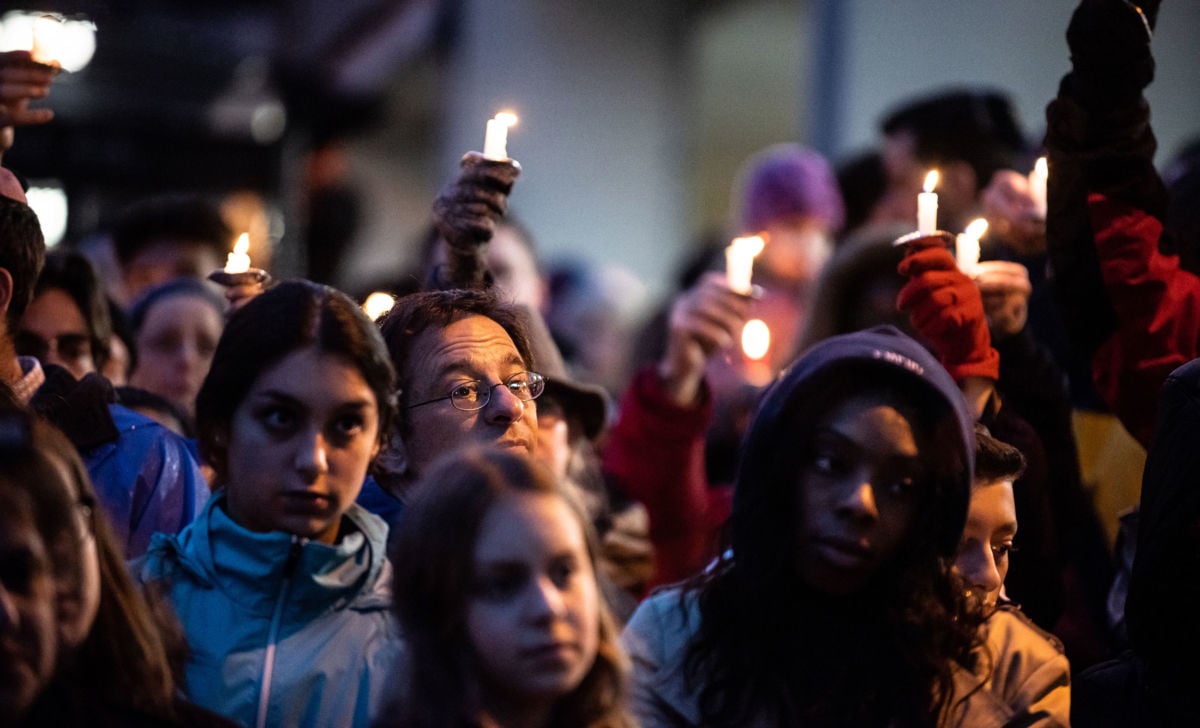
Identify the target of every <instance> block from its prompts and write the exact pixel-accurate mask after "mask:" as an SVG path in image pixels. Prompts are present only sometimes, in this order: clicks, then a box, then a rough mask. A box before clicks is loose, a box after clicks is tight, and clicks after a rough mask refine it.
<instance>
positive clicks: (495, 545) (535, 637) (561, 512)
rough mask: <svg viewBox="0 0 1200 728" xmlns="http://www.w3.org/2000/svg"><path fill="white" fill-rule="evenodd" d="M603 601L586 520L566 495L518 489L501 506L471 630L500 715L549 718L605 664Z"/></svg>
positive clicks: (479, 576)
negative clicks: (599, 654) (599, 662)
mask: <svg viewBox="0 0 1200 728" xmlns="http://www.w3.org/2000/svg"><path fill="white" fill-rule="evenodd" d="M599 598H600V597H599V592H598V589H597V587H596V575H595V573H594V572H593V570H592V565H591V559H590V557H589V554H588V548H587V541H586V537H585V536H584V531H583V527H582V524H580V522H579V518H578V516H577V515H576V514H575V513H574V512H573V511H572V510H571V508H570V507H569V506H568V505H567V504H566V503H565V502H563V500H562V498H560V497H558V496H556V495H552V494H546V493H529V492H526V493H514V494H512V495H509V496H507V497H505V498H503V499H502V500H500V501H498V502H497V503H496V504H495V505H494V506H492V508H491V510H490V511H489V512H488V513H487V515H486V516H485V517H484V519H483V523H482V524H481V527H480V532H479V538H478V540H477V541H476V544H475V556H474V564H473V574H472V587H471V596H470V598H469V600H468V603H467V630H468V634H469V637H470V641H471V644H472V646H473V648H474V653H475V660H476V662H477V664H478V665H479V668H480V683H481V685H482V687H483V692H484V702H485V705H487V706H488V707H489V708H490V712H491V713H492V717H493V718H495V719H496V720H497V721H499V722H500V723H501V724H504V725H513V724H517V721H515V720H511V719H512V718H514V717H517V716H524V717H528V716H530V715H539V714H540V715H545V714H547V713H548V712H549V710H550V709H551V708H552V707H553V704H554V701H555V700H557V699H559V698H561V697H562V696H564V695H566V694H567V693H569V692H571V691H572V690H574V689H575V688H576V687H577V686H578V685H579V683H580V682H581V681H582V680H583V678H584V676H585V675H586V674H587V673H588V671H589V670H590V669H591V667H592V665H593V663H594V662H595V661H596V651H597V647H598V644H599V634H600V626H599ZM510 720H511V722H510Z"/></svg>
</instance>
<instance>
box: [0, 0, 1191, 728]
mask: <svg viewBox="0 0 1200 728" xmlns="http://www.w3.org/2000/svg"><path fill="white" fill-rule="evenodd" d="M1158 6H1159V1H1158V0H1143V1H1142V2H1141V3H1140V4H1138V5H1135V4H1133V3H1131V2H1128V1H1127V0H1080V3H1079V5H1078V7H1077V8H1076V10H1075V12H1074V14H1073V15H1072V18H1071V21H1070V25H1069V27H1068V28H1067V33H1066V38H1067V47H1068V50H1069V53H1070V61H1071V69H1070V71H1069V72H1068V73H1067V75H1066V76H1065V77H1064V78H1063V80H1062V83H1061V85H1060V87H1059V91H1058V94H1057V96H1056V98H1055V99H1053V100H1052V101H1051V102H1050V103H1049V106H1048V108H1047V133H1046V136H1045V139H1044V141H1043V142H1042V144H1041V145H1038V144H1030V143H1029V140H1028V139H1027V138H1026V136H1025V134H1024V132H1023V131H1022V130H1021V129H1020V126H1019V125H1018V124H1017V122H1016V120H1015V117H1014V115H1013V112H1012V109H1011V107H1010V105H1009V103H1008V101H1007V99H1006V97H1005V96H1004V95H1003V94H1002V93H999V92H995V91H991V90H973V89H972V90H952V91H949V92H941V93H937V94H934V95H931V96H928V97H925V98H920V99H916V100H914V101H913V102H912V103H909V104H906V105H905V106H904V107H903V108H900V109H897V110H896V111H895V112H894V113H892V114H890V115H889V116H888V118H887V119H885V120H884V121H883V123H882V124H881V126H880V131H881V141H880V145H879V150H878V152H876V153H873V154H871V155H868V156H865V157H863V158H860V159H856V160H853V162H852V163H848V164H846V165H844V166H843V167H842V168H841V169H840V170H838V171H837V172H836V173H835V170H834V169H833V168H832V167H831V165H830V164H829V163H828V161H826V160H825V159H824V158H822V157H821V156H820V155H819V154H817V153H815V152H813V151H811V150H808V149H805V148H803V147H800V146H799V145H796V144H782V145H778V146H774V147H771V148H769V149H766V150H764V151H762V152H761V153H760V154H758V155H755V156H754V157H752V158H751V159H749V160H748V161H747V162H746V164H745V167H744V169H743V172H742V174H741V176H740V178H739V179H738V180H737V184H736V185H735V189H736V197H737V202H738V204H737V205H736V207H737V210H738V212H737V219H736V221H735V222H734V224H733V227H734V228H736V230H734V232H736V233H737V234H760V235H761V236H762V237H763V239H764V241H765V245H764V248H763V252H762V254H761V255H760V256H759V258H758V260H757V261H756V266H755V270H754V279H753V280H754V283H755V285H754V287H753V288H752V289H751V291H750V292H748V293H746V292H741V291H740V290H736V289H735V288H734V287H732V286H731V284H730V282H729V280H728V278H727V276H726V274H725V273H724V272H723V271H722V270H721V264H722V263H723V262H724V261H723V260H722V259H721V256H720V253H721V252H722V248H723V247H724V241H722V242H721V243H720V244H717V245H715V246H704V247H703V249H702V250H699V251H698V252H697V255H696V258H695V260H694V261H693V262H692V264H691V265H689V267H688V271H687V272H686V273H685V275H684V276H683V278H682V280H681V287H680V291H679V292H678V293H677V294H676V295H674V296H673V297H672V298H671V299H670V300H669V301H668V302H666V303H665V304H664V306H663V307H662V309H661V311H660V312H659V313H658V314H657V315H655V316H653V317H651V318H650V319H649V320H648V321H647V322H646V323H645V324H644V326H643V328H642V331H641V333H640V336H638V337H637V338H638V340H639V345H638V346H637V347H636V349H635V347H633V346H627V348H626V349H625V350H623V351H622V352H620V353H619V354H611V353H609V354H596V353H595V352H596V350H597V348H601V347H598V346H597V343H598V342H602V341H603V342H607V343H608V344H611V342H613V341H619V340H624V339H627V338H629V337H628V335H627V334H624V333H613V332H612V331H609V332H605V333H601V331H600V329H602V328H604V327H605V326H607V325H608V324H612V322H614V321H615V320H617V319H619V318H620V317H619V316H617V315H615V314H612V313H611V312H609V313H607V314H597V313H596V312H597V311H599V310H600V307H598V305H597V301H596V300H584V301H582V302H581V299H594V298H597V297H598V298H601V299H603V298H604V297H603V296H602V295H600V294H599V293H597V291H598V290H599V289H600V288H601V287H602V286H595V285H591V284H589V283H588V282H587V281H586V280H585V278H586V276H582V274H579V273H578V272H577V271H576V272H573V273H571V274H570V275H560V276H558V277H555V276H551V275H549V274H548V273H547V272H546V270H545V269H544V267H543V266H542V264H541V262H540V261H539V260H538V258H537V255H536V252H535V248H534V245H533V242H532V239H531V237H530V234H529V232H528V230H526V229H525V228H524V227H523V226H522V225H521V224H520V223H519V222H517V221H515V220H513V219H512V218H510V217H507V212H508V203H509V197H510V195H512V194H513V193H514V191H515V190H518V189H519V179H518V178H519V174H520V166H519V165H517V164H515V163H514V162H513V161H512V160H494V159H489V158H485V157H484V156H483V155H480V154H478V153H474V152H469V153H467V154H466V155H465V156H464V157H463V160H462V164H461V166H460V169H459V172H458V176H457V178H456V179H455V180H454V181H453V182H451V183H450V184H449V185H447V186H446V187H445V188H444V189H443V190H442V191H441V192H440V193H439V195H438V196H437V199H436V200H435V201H434V202H433V205H432V218H431V221H432V224H431V227H430V231H429V234H428V236H427V239H426V242H425V243H424V249H423V250H422V254H421V256H420V257H421V263H420V268H421V269H420V270H419V271H418V272H416V273H415V274H411V275H406V276H405V279H404V281H403V282H401V283H398V284H397V285H396V286H395V291H396V292H397V296H396V299H395V301H394V305H393V306H392V307H391V308H390V310H388V311H387V312H386V313H384V314H382V315H381V316H380V317H379V318H378V320H373V319H372V318H370V317H368V315H367V314H366V313H365V311H364V307H363V306H362V305H361V303H360V302H359V301H356V300H355V298H353V297H351V296H350V295H347V294H346V293H343V292H341V291H339V290H337V289H335V288H333V287H331V286H329V285H326V284H324V283H317V282H314V281H315V280H322V279H325V277H326V276H327V274H328V273H329V271H314V272H312V275H311V276H310V277H311V280H307V279H293V280H284V281H274V280H271V278H270V276H268V275H259V274H257V273H255V274H252V275H250V276H249V277H248V278H246V277H244V278H241V279H238V278H231V277H230V276H229V275H226V276H224V277H223V281H224V283H226V284H227V285H226V287H225V288H224V289H222V288H221V287H220V286H218V285H215V284H214V283H212V282H210V281H209V280H207V279H208V278H209V274H210V273H212V272H213V271H216V270H218V269H220V268H221V266H222V261H223V260H224V257H225V254H226V253H227V252H228V251H229V249H230V247H231V244H232V238H233V235H232V231H231V229H230V226H229V225H228V223H227V222H226V221H225V220H224V219H223V218H222V215H221V212H220V210H219V208H217V207H216V206H214V205H213V204H212V203H211V202H210V201H208V200H204V199H201V198H198V197H194V196H190V195H182V194H181V195H168V196H158V197H154V198H152V199H147V200H144V201H141V202H139V203H137V204H135V205H133V206H131V207H130V208H128V209H127V210H125V211H124V212H123V213H122V214H121V215H120V216H119V219H118V221H117V223H116V224H115V225H114V226H113V228H112V229H111V230H110V231H108V233H109V235H110V237H111V241H112V252H113V255H114V258H115V260H116V262H117V265H118V270H119V273H118V274H116V276H115V277H114V278H112V279H111V280H110V279H106V278H105V277H104V276H102V275H101V274H100V273H99V272H98V270H103V268H98V267H97V266H96V265H94V263H93V261H92V260H90V259H89V257H88V256H87V255H85V254H84V253H83V252H81V251H80V250H78V249H75V248H72V247H69V246H68V247H63V248H59V249H55V250H51V251H50V252H47V251H46V246H45V242H44V240H43V236H42V232H41V227H40V224H39V221H38V218H37V215H36V214H35V213H34V212H33V210H32V208H31V207H30V206H29V205H28V201H27V199H26V195H25V186H24V184H23V181H22V180H21V179H20V178H19V177H18V176H17V175H16V174H14V173H13V171H10V170H8V169H6V168H3V167H0V312H2V313H3V315H2V316H0V504H2V507H0V725H6V726H7V725H13V726H42V725H46V726H49V725H54V726H62V725H95V726H226V725H243V726H390V725H397V726H478V727H480V728H493V727H494V728H501V727H504V728H513V727H522V728H523V727H526V726H529V727H545V726H570V727H575V726H595V727H601V726H607V727H612V728H625V727H632V726H664V727H665V726H807V725H817V726H880V727H883V726H939V727H942V726H1035V725H1036V726H1067V725H1070V724H1071V723H1072V722H1073V723H1074V724H1075V725H1078V726H1085V727H1086V726H1108V725H1121V726H1127V725H1153V726H1158V725H1161V726H1175V725H1195V724H1198V723H1200V698H1197V697H1196V693H1195V691H1194V690H1191V689H1189V688H1188V687H1187V684H1188V682H1189V676H1190V675H1191V674H1192V673H1191V671H1190V669H1189V668H1188V667H1187V664H1188V663H1189V662H1190V657H1191V656H1192V655H1193V654H1195V651H1196V649H1200V630H1197V629H1196V628H1195V627H1194V625H1195V620H1193V619H1191V615H1190V613H1189V611H1188V610H1190V605H1191V604H1192V603H1193V602H1194V601H1195V600H1192V599H1190V597H1189V595H1190V594H1191V593H1193V592H1194V591H1195V590H1196V589H1197V588H1198V587H1197V584H1200V579H1198V578H1197V577H1200V528H1198V525H1197V524H1198V523H1200V498H1197V497H1195V495H1194V494H1195V493H1196V492H1197V491H1196V489H1195V488H1194V487H1192V484H1191V482H1190V477H1191V475H1192V474H1194V472H1195V471H1196V467H1197V462H1196V457H1197V456H1196V453H1197V448H1195V447H1194V446H1193V445H1192V437H1193V436H1194V432H1195V431H1194V430H1191V429H1189V428H1190V427H1191V426H1192V425H1194V424H1195V423H1196V421H1197V413H1196V411H1195V402H1196V401H1197V398H1196V395H1195V391H1196V388H1197V386H1198V385H1197V382H1198V381H1200V369H1198V366H1200V365H1198V364H1197V362H1196V361H1195V360H1196V358H1197V357H1198V356H1200V318H1198V316H1197V315H1198V313H1200V278H1198V277H1197V276H1198V275H1200V273H1198V272H1197V270H1195V269H1196V268H1197V266H1195V265H1194V263H1195V261H1196V260H1197V256H1196V253H1195V248H1194V246H1195V245H1196V244H1198V243H1200V240H1198V239H1197V238H1196V226H1195V223H1194V220H1195V210H1196V209H1200V199H1197V196H1196V189H1197V187H1198V186H1197V185H1196V182H1195V180H1196V178H1197V174H1200V172H1198V171H1197V170H1200V165H1198V164H1197V159H1196V157H1197V155H1195V154H1193V155H1192V156H1191V157H1188V158H1185V159H1184V160H1183V162H1182V163H1181V165H1180V166H1177V168H1176V169H1175V170H1174V171H1173V172H1172V176H1171V178H1170V179H1168V180H1166V181H1164V179H1163V178H1162V177H1161V176H1160V175H1159V173H1158V172H1157V171H1156V169H1155V167H1154V165H1153V154H1154V151H1155V142H1154V136H1153V131H1152V128H1151V126H1150V124H1149V106H1148V104H1147V102H1146V100H1145V97H1144V95H1143V92H1144V90H1145V88H1146V86H1147V85H1148V84H1149V83H1150V82H1151V81H1152V79H1153V73H1154V58H1153V55H1152V41H1153V30H1154V27H1155V25H1156V23H1157V20H1158ZM55 73H56V69H54V68H53V67H50V66H46V65H43V64H40V63H36V62H34V61H33V60H31V58H30V56H29V54H28V53H25V52H17V51H13V52H8V53H3V54H0V128H2V129H4V130H5V131H4V133H0V155H2V154H3V151H5V150H7V149H8V148H9V147H11V146H12V144H14V143H19V139H20V134H19V128H20V127H21V126H24V125H28V124H39V123H45V122H47V121H49V120H50V118H51V117H52V112H51V111H50V110H49V109H47V108H38V106H39V104H37V103H34V105H33V106H32V107H31V106H30V104H31V102H37V101H38V100H39V99H42V98H43V97H45V96H47V95H48V94H50V92H51V88H52V84H53V79H54V76H55ZM51 106H52V104H51ZM14 129H15V130H18V133H16V134H15V135H14ZM1041 151H1044V153H1045V155H1046V156H1047V157H1048V161H1049V165H1048V166H1049V170H1050V172H1049V178H1048V183H1047V184H1048V189H1047V198H1048V202H1047V205H1046V208H1045V210H1044V211H1043V210H1041V209H1039V205H1038V201H1037V199H1036V197H1037V195H1036V193H1035V190H1034V189H1033V188H1032V186H1031V182H1030V181H1029V178H1028V177H1027V176H1026V175H1025V174H1024V173H1023V172H1022V171H1021V170H1023V169H1026V168H1028V166H1030V163H1031V160H1032V158H1033V157H1035V156H1037V155H1038V153H1039V152H1041ZM0 161H2V159H0ZM929 169H937V170H938V171H939V172H940V173H941V180H942V182H941V186H940V187H939V188H938V191H939V198H940V210H939V214H940V217H939V221H940V227H941V228H942V229H943V230H949V231H952V232H958V231H960V230H962V229H964V228H965V227H966V225H967V223H968V221H969V220H970V219H971V218H972V217H976V216H980V217H984V218H986V219H987V221H988V222H989V233H988V234H987V236H986V237H985V238H984V240H983V258H984V260H982V261H981V262H979V263H977V264H976V263H963V261H961V260H959V259H958V258H956V256H955V245H954V243H955V240H954V235H952V234H951V233H948V232H944V231H943V230H937V231H932V232H930V231H922V232H916V233H914V232H912V231H913V228H914V227H915V223H916V220H917V199H918V193H919V192H920V190H921V186H922V184H923V179H924V177H925V173H926V172H927V171H928V170H929ZM1189 195H1190V198H1189V197H1188V196H1189ZM1189 201H1190V204H1189ZM310 252H311V251H310ZM310 257H312V258H313V259H319V258H320V256H319V255H316V256H310ZM218 279H222V277H220V276H218ZM113 291H119V292H120V293H119V295H114V293H113ZM589 292H590V293H589ZM568 298H569V299H570V303H569V304H563V301H564V300H566V299H568ZM556 299H557V300H558V303H559V304H561V305H559V306H558V307H557V308H556V306H555V303H556ZM581 311H584V313H581ZM751 319H762V320H763V321H764V322H765V325H766V326H767V327H769V331H770V332H771V333H772V340H771V345H770V348H769V349H768V352H767V354H765V355H763V356H757V355H752V354H751V353H750V352H749V351H747V350H745V349H744V348H743V346H742V337H743V332H744V330H745V329H746V328H747V325H748V323H749V322H750V321H751ZM614 325H615V324H614ZM620 326H623V327H628V322H624V323H622V324H620ZM613 331H624V329H623V328H617V329H614V330H613ZM626 343H627V344H628V342H626ZM626 362H627V363H628V364H629V366H628V367H625V366H624V363H626ZM597 372H602V373H601V374H597ZM1086 408H1091V409H1098V408H1103V409H1104V411H1105V412H1106V413H1107V416H1109V417H1111V418H1112V420H1113V422H1114V423H1119V424H1120V426H1123V427H1124V428H1125V429H1127V430H1128V432H1129V433H1130V434H1131V435H1133V437H1134V438H1136V440H1137V441H1138V442H1139V443H1141V445H1143V446H1144V447H1145V448H1147V450H1148V459H1147V465H1146V469H1145V474H1144V478H1143V480H1142V482H1141V483H1138V484H1136V485H1135V487H1140V489H1141V503H1140V508H1139V509H1138V510H1137V512H1135V513H1132V514H1126V515H1125V516H1123V517H1122V519H1121V534H1120V539H1119V541H1118V544H1117V548H1116V550H1115V551H1114V549H1113V547H1112V545H1111V544H1110V543H1109V541H1108V539H1107V536H1106V529H1109V530H1113V531H1115V530H1116V524H1115V523H1114V524H1109V523H1108V520H1110V519H1115V514H1110V513H1105V512H1103V511H1102V510H1101V509H1098V508H1097V507H1096V504H1095V500H1094V496H1093V488H1094V484H1092V483H1089V482H1086V481H1085V479H1084V475H1083V472H1082V468H1081V459H1080V447H1079V443H1078V441H1077V434H1076V429H1075V427H1074V425H1073V419H1072V418H1073V413H1074V412H1076V411H1079V410H1080V409H1086Z"/></svg>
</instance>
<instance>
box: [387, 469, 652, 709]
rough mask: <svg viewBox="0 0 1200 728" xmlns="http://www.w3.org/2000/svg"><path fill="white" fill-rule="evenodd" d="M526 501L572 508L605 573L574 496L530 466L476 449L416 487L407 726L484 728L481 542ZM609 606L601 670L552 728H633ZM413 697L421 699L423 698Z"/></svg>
mask: <svg viewBox="0 0 1200 728" xmlns="http://www.w3.org/2000/svg"><path fill="white" fill-rule="evenodd" d="M517 493H534V494H545V495H550V496H553V497H556V498H559V499H561V500H562V501H563V502H564V503H566V504H567V506H568V507H569V508H570V510H571V513H572V514H573V515H574V516H575V518H576V520H577V522H578V523H579V526H580V528H582V529H583V532H584V534H585V536H586V540H587V545H588V557H589V558H590V560H591V563H592V570H593V572H594V573H599V572H598V568H599V567H598V565H597V563H596V560H597V558H598V554H599V547H598V545H597V540H596V535H595V533H594V531H593V530H592V527H591V524H590V521H589V519H588V517H587V515H586V512H585V511H584V508H583V506H582V505H581V504H580V503H579V502H578V500H577V499H576V497H575V495H574V494H573V492H571V491H569V490H568V489H567V488H566V487H565V486H563V485H561V484H559V483H557V482H555V480H554V478H553V476H552V475H551V474H550V472H549V471H548V470H546V469H545V468H544V467H543V466H541V465H540V464H538V463H537V462H536V461H534V460H531V459H530V458H527V457H522V456H520V455H516V454H513V453H508V452H504V451H500V450H494V449H487V448H469V449H466V450H463V451H459V452H456V453H452V454H450V455H448V456H447V457H445V458H443V459H442V460H441V461H439V462H438V463H437V464H436V465H435V466H434V467H433V468H432V469H431V470H430V471H429V473H427V474H426V475H425V476H424V477H423V479H422V480H421V481H420V483H419V484H418V485H417V488H416V495H415V497H414V498H413V500H412V502H411V503H410V505H409V506H408V508H407V509H406V511H405V514H404V519H403V520H402V521H401V523H400V526H399V528H398V530H397V532H396V534H395V536H394V540H393V542H392V547H391V560H392V563H393V566H394V568H395V579H394V582H393V589H392V593H393V595H394V599H395V608H396V615H397V618H398V619H399V621H400V625H401V628H402V630H403V632H404V635H405V641H406V647H407V654H406V656H405V663H406V664H407V665H409V666H411V667H412V669H408V670H403V671H402V672H403V680H402V681H401V683H400V685H399V687H398V691H397V695H396V698H395V700H394V706H393V707H394V710H390V711H388V712H387V715H388V716H390V717H391V719H392V720H394V721H395V722H394V724H395V725H402V726H417V727H418V728H420V727H423V726H431V727H432V726H439V727H440V726H477V725H479V720H480V716H481V715H483V713H484V709H485V706H484V705H483V701H482V696H481V691H480V686H479V680H478V674H477V669H476V667H475V664H474V659H473V657H472V655H473V650H472V647H471V643H470V637H469V635H468V633H467V626H466V622H467V617H466V614H467V602H468V598H469V595H470V594H471V584H472V571H473V568H474V567H473V564H474V554H475V543H476V541H477V540H478V538H479V532H480V528H481V526H482V523H483V520H484V517H485V516H486V515H487V514H488V512H489V511H490V510H491V508H492V506H494V505H495V504H496V503H498V502H500V501H501V500H503V499H505V498H508V497H511V496H512V495H514V494H517ZM597 599H598V600H599V610H600V612H599V617H600V635H599V647H598V651H597V654H596V661H595V663H594V664H593V665H592V667H591V669H590V670H589V671H588V672H587V674H586V675H585V676H584V678H583V680H582V682H580V684H579V685H578V686H577V687H576V688H575V689H574V690H572V691H571V692H570V693H568V694H567V695H566V696H564V697H562V698H560V699H559V700H558V702H557V704H556V705H555V707H554V710H553V713H552V716H551V721H550V725H553V726H563V727H564V728H566V727H570V728H576V727H580V726H590V727H592V728H602V727H603V728H631V727H632V726H633V725H634V723H633V721H632V719H631V718H630V716H629V714H628V712H627V707H626V684H625V679H626V672H627V670H628V668H627V665H626V662H627V660H626V658H625V655H624V653H623V651H622V650H621V648H620V645H619V643H618V640H617V635H618V629H617V627H616V625H615V623H614V622H613V620H612V617H611V616H610V615H609V613H608V610H607V608H606V607H605V604H604V602H603V599H601V598H600V596H599V593H597ZM413 696H416V697H415V699H413Z"/></svg>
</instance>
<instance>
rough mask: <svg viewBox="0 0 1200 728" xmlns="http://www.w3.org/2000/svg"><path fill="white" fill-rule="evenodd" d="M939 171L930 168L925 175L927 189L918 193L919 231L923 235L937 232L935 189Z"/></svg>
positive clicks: (936, 198)
mask: <svg viewBox="0 0 1200 728" xmlns="http://www.w3.org/2000/svg"><path fill="white" fill-rule="evenodd" d="M937 183H938V171H937V170H936V169H934V170H930V172H929V174H927V175H925V191H924V192H922V193H920V194H918V195H917V232H919V233H921V234H922V235H932V234H934V233H935V232H937V207H938V196H937V193H936V192H934V191H933V188H934V187H937Z"/></svg>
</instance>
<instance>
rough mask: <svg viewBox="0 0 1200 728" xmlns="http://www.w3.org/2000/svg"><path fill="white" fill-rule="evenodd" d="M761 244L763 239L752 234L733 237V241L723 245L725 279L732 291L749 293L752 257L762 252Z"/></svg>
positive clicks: (752, 267) (752, 268)
mask: <svg viewBox="0 0 1200 728" xmlns="http://www.w3.org/2000/svg"><path fill="white" fill-rule="evenodd" d="M763 245H764V243H763V239H762V238H761V237H760V236H758V235H754V236H752V237H748V238H734V239H733V242H731V243H730V244H729V245H727V246H726V247H725V279H726V281H728V283H729V287H730V288H732V289H733V290H734V291H737V292H738V293H742V294H748V293H750V277H751V275H752V274H753V271H754V257H755V256H756V255H758V254H759V253H761V252H762V249H763Z"/></svg>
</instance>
